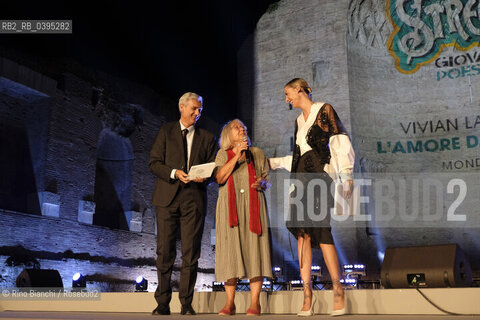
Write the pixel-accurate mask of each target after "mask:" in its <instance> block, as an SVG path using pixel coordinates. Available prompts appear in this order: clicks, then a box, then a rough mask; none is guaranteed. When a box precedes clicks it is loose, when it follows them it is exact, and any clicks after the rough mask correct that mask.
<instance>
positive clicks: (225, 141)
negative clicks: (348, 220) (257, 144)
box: [218, 119, 250, 150]
mask: <svg viewBox="0 0 480 320" xmlns="http://www.w3.org/2000/svg"><path fill="white" fill-rule="evenodd" d="M234 123H240V124H241V125H242V126H243V127H244V128H245V131H246V130H247V127H246V126H245V124H244V123H243V122H242V121H241V120H240V119H233V120H231V121H228V122H227V123H226V124H225V125H224V126H223V128H222V133H221V134H220V140H219V141H218V145H219V146H220V148H221V149H223V150H228V149H232V148H233V144H232V141H230V131H232V126H233V124H234ZM247 138H248V145H250V138H249V137H248V135H247Z"/></svg>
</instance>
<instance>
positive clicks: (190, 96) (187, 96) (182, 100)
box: [178, 92, 203, 110]
mask: <svg viewBox="0 0 480 320" xmlns="http://www.w3.org/2000/svg"><path fill="white" fill-rule="evenodd" d="M190 99H193V100H197V101H200V103H201V104H202V107H203V98H202V96H200V95H198V94H196V93H194V92H186V93H184V94H183V95H182V96H181V97H180V99H179V100H178V109H179V110H180V105H182V104H183V105H185V104H186V103H187V101H188V100H190Z"/></svg>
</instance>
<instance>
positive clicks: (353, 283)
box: [340, 278, 357, 287]
mask: <svg viewBox="0 0 480 320" xmlns="http://www.w3.org/2000/svg"><path fill="white" fill-rule="evenodd" d="M340 283H341V284H343V285H344V286H346V287H356V286H357V279H355V278H352V279H350V278H345V279H340Z"/></svg>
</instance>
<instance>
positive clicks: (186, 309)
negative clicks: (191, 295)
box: [180, 304, 197, 316]
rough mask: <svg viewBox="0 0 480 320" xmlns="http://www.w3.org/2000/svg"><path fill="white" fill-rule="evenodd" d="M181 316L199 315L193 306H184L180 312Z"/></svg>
mask: <svg viewBox="0 0 480 320" xmlns="http://www.w3.org/2000/svg"><path fill="white" fill-rule="evenodd" d="M180 314H182V315H185V314H191V315H192V316H194V315H196V314H197V313H196V312H195V310H193V308H192V305H191V304H184V305H182V310H181V311H180Z"/></svg>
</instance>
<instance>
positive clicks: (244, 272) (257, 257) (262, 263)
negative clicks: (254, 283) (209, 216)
mask: <svg viewBox="0 0 480 320" xmlns="http://www.w3.org/2000/svg"><path fill="white" fill-rule="evenodd" d="M250 151H251V153H252V155H253V159H254V163H255V172H256V175H257V177H263V178H266V177H267V174H268V163H267V159H266V157H265V154H264V153H263V151H262V150H261V149H259V148H255V147H251V148H250ZM225 163H227V152H226V151H225V150H219V151H218V153H217V157H216V159H215V165H216V166H217V167H221V166H223V165H224V164H225ZM232 175H233V178H234V184H235V197H236V201H237V216H238V226H236V227H232V228H230V226H229V223H228V180H227V181H226V182H225V183H224V184H223V185H220V187H219V190H218V200H217V212H216V225H215V275H216V277H217V281H227V280H228V279H231V278H240V279H242V278H248V279H251V278H254V277H258V276H263V277H272V265H271V261H270V244H269V239H268V224H267V212H266V210H267V208H266V203H265V196H264V194H263V192H258V199H259V208H260V223H261V226H262V234H261V235H260V236H259V235H257V234H255V233H253V232H251V231H250V228H249V221H250V208H249V207H250V205H249V203H250V202H249V190H248V187H249V183H248V167H247V163H246V162H245V161H239V162H238V163H237V165H236V167H235V169H234V171H233V173H232Z"/></svg>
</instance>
